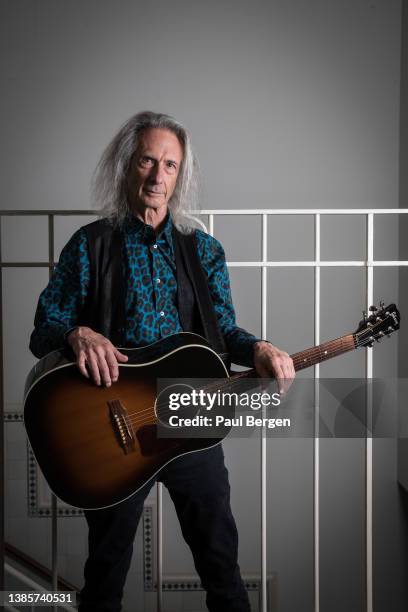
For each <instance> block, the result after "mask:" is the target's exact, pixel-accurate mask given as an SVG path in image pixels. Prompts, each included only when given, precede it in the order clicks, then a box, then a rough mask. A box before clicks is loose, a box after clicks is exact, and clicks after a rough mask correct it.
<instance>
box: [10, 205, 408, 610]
mask: <svg viewBox="0 0 408 612" xmlns="http://www.w3.org/2000/svg"><path fill="white" fill-rule="evenodd" d="M94 214H95V211H93V210H20V211H18V210H8V211H7V210H4V211H0V233H1V220H2V217H6V216H22V217H24V216H27V217H29V216H46V217H47V218H48V261H41V262H3V258H2V252H1V241H0V342H1V350H0V395H1V397H0V400H1V414H0V417H1V418H0V420H1V424H0V462H1V463H2V465H4V423H3V420H4V419H3V414H4V385H3V383H4V369H3V361H2V360H3V354H4V346H3V337H2V330H3V324H4V323H3V308H2V300H1V288H2V270H3V268H13V267H36V268H38V267H40V268H41V267H47V268H49V270H50V273H51V272H52V269H53V267H54V265H55V261H54V219H55V217H64V216H78V217H80V216H85V215H86V216H89V215H94ZM196 214H200V215H206V216H207V217H208V231H209V233H210V234H211V235H213V234H214V220H215V217H216V216H221V215H250V216H254V215H255V216H260V217H261V219H262V226H261V228H262V229H261V231H262V235H261V253H262V259H261V261H228V262H227V264H228V266H229V267H240V268H245V267H255V268H260V269H261V271H262V274H261V333H262V337H263V338H266V331H267V330H266V321H267V269H268V268H269V267H312V268H314V269H315V276H314V280H315V287H314V327H315V329H314V341H315V344H318V343H319V342H320V270H321V268H322V267H363V268H365V269H366V303H367V309H368V307H369V306H370V305H371V304H372V302H373V293H374V286H373V283H374V274H373V272H374V268H375V267H381V266H389V267H402V266H404V267H405V266H408V261H406V260H386V261H385V260H380V261H378V260H377V261H376V260H374V216H375V215H400V214H408V209H402V208H401V209H399V208H392V209H391V208H385V209H368V208H362V209H273V210H272V209H252V210H251V209H248V210H236V209H225V210H223V209H220V210H201V211H199V213H198V211H197V213H196ZM276 215H282V216H285V215H309V216H312V217H313V218H314V228H315V231H314V233H315V244H314V255H315V257H314V260H311V261H269V260H268V257H267V234H268V230H267V227H268V217H269V216H276ZM324 215H364V216H365V218H366V223H367V242H366V259H365V260H362V261H354V260H348V261H337V260H336V261H321V258H320V238H321V225H320V223H321V217H322V216H324ZM314 374H315V380H317V379H318V377H319V366H318V365H317V366H315V372H314ZM372 375H373V360H372V351H371V350H370V349H367V350H366V377H367V378H372ZM318 399H319V398H318V387H317V386H316V395H315V424H317V422H318V419H317V417H318V409H319V401H318ZM367 411H368V415H370V405H369V399H368V405H367ZM315 433H316V434H317V430H315ZM260 452H261V473H260V478H261V500H260V502H261V594H260V604H261V612H267V550H266V535H267V533H266V529H267V505H266V485H267V476H266V439H265V436H264V435H262V436H261V448H260ZM313 465H314V468H313V471H314V478H313V482H314V498H313V499H314V585H315V586H314V593H315V612H319V609H320V604H319V438H318V435H315V439H314V456H313ZM160 486H161V485H158V487H159V488H158V515H157V528H158V537H157V547H158V550H157V586H158V589H157V610H158V612H161V610H162V588H161V585H162V571H163V568H162V520H161V513H162V493H161V489H160ZM0 499H1V500H2V504H3V506H2V509H1V524H0V539H1V559H0V561H1V568H0V590H3V589H4V545H3V540H4V481H3V474H1V476H0ZM51 522H52V527H51V529H52V576H53V579H52V586H53V588H55V585H56V580H57V575H58V566H57V564H58V542H57V504H56V500H55V498H53V500H52V521H51ZM372 553H373V549H372V440H371V439H369V438H367V439H366V612H373V583H372V571H373V560H372Z"/></svg>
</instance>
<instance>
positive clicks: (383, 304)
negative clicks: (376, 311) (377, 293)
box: [380, 300, 385, 310]
mask: <svg viewBox="0 0 408 612" xmlns="http://www.w3.org/2000/svg"><path fill="white" fill-rule="evenodd" d="M384 306H385V303H384V300H380V309H381V310H382V309H383V308H384Z"/></svg>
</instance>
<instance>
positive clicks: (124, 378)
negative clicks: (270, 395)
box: [24, 304, 400, 509]
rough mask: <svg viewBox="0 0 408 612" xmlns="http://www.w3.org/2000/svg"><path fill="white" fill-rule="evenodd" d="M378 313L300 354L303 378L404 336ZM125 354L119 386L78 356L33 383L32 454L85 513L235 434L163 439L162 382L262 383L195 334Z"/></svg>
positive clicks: (390, 312) (36, 373)
mask: <svg viewBox="0 0 408 612" xmlns="http://www.w3.org/2000/svg"><path fill="white" fill-rule="evenodd" d="M370 310H371V314H370V316H369V317H368V318H367V317H366V316H365V317H364V319H363V321H361V322H360V324H359V326H358V329H357V330H356V331H355V332H354V333H350V334H348V335H345V336H342V337H340V338H337V339H335V340H330V341H329V342H325V343H323V344H320V345H319V346H315V347H312V348H309V349H306V350H304V351H301V352H299V353H295V354H294V355H292V359H293V362H294V367H295V370H297V371H298V370H302V369H303V368H308V367H310V366H313V365H315V364H317V363H320V362H322V361H326V360H328V359H331V358H333V357H335V356H337V355H341V354H343V353H346V352H347V351H351V350H353V349H357V348H359V347H364V346H372V345H373V343H374V342H375V341H376V340H380V339H381V338H382V337H384V336H389V335H390V334H391V333H392V332H394V331H396V330H397V329H399V321H400V315H399V312H398V310H397V308H396V306H395V304H390V305H389V306H388V307H384V306H383V304H381V305H380V308H375V307H371V309H370ZM120 350H121V351H122V352H123V353H125V354H126V355H128V358H129V359H128V362H127V363H126V364H119V368H120V374H119V380H118V381H117V382H116V383H114V384H113V385H112V386H111V387H98V386H96V385H95V384H94V383H93V382H92V381H91V380H89V379H87V378H85V377H84V376H83V375H81V374H80V372H79V370H78V368H77V366H76V363H75V356H74V353H73V352H72V351H71V349H61V350H57V351H53V352H52V353H49V354H48V355H46V356H45V357H43V358H42V359H40V360H39V361H38V363H37V364H36V365H35V366H34V367H33V368H32V370H31V371H30V373H29V375H28V377H27V381H26V387H25V397H24V423H25V427H26V430H27V434H28V438H29V441H30V444H31V447H32V449H33V452H34V455H35V457H36V460H37V462H38V464H39V466H40V468H41V470H42V472H43V474H44V477H45V479H46V481H47V482H48V484H49V486H50V488H51V490H52V491H53V492H54V493H55V494H56V495H57V497H59V498H60V499H61V500H63V501H64V502H66V503H68V504H70V505H72V506H77V507H79V508H84V509H99V508H105V507H109V506H112V505H115V504H117V503H119V502H121V501H123V500H124V499H126V498H128V497H130V496H131V495H132V494H133V493H135V492H136V491H138V490H139V489H140V488H141V487H142V486H143V485H144V484H145V483H146V482H148V481H149V480H150V479H152V478H154V476H155V475H156V474H157V473H158V472H159V471H160V470H161V469H162V468H163V467H164V466H165V465H166V464H168V463H169V462H170V461H172V460H173V459H175V458H177V457H180V456H181V455H184V454H186V453H190V452H197V451H200V450H204V449H206V448H209V447H211V446H214V445H216V444H218V443H220V442H221V441H222V439H223V437H225V435H227V433H228V431H229V430H228V428H224V430H223V433H222V434H220V437H216V438H214V437H208V438H202V437H191V438H181V437H178V436H177V437H168V438H166V437H160V436H158V435H157V429H158V425H160V422H161V414H169V412H170V410H169V403H168V397H169V394H167V395H166V393H165V392H164V393H160V394H159V396H157V380H158V379H174V378H177V379H180V378H181V377H183V379H184V378H186V379H202V378H203V377H204V376H205V378H206V379H216V381H217V389H231V388H232V386H233V385H235V384H237V383H242V382H245V381H249V380H250V379H254V378H256V372H255V370H254V369H251V370H246V371H244V372H239V373H236V374H233V375H229V373H228V371H227V369H226V367H225V365H224V362H223V361H222V359H221V358H220V357H219V355H218V354H217V353H215V352H214V351H213V350H212V349H211V347H210V346H209V344H208V343H207V341H206V340H205V339H204V338H202V337H201V336H199V335H197V334H193V333H189V332H182V333H179V334H174V335H172V336H168V337H167V338H164V339H162V340H159V341H158V342H155V343H153V344H151V345H149V346H146V347H142V348H132V349H120ZM252 382H253V383H255V384H256V381H253V380H252ZM212 384H214V383H212ZM187 410H188V408H187ZM231 410H232V413H233V411H234V408H233V407H232V408H231Z"/></svg>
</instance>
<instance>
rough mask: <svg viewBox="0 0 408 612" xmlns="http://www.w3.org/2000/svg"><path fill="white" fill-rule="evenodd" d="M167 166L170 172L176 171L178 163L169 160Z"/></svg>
mask: <svg viewBox="0 0 408 612" xmlns="http://www.w3.org/2000/svg"><path fill="white" fill-rule="evenodd" d="M166 166H167V168H169V169H170V170H176V168H177V164H176V162H174V161H171V160H169V161H167V162H166Z"/></svg>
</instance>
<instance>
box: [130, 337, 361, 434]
mask: <svg viewBox="0 0 408 612" xmlns="http://www.w3.org/2000/svg"><path fill="white" fill-rule="evenodd" d="M346 338H347V336H346ZM336 342H340V343H341V346H340V347H338V348H336V349H334V348H333V349H332V350H331V351H330V354H329V353H328V354H327V356H326V355H324V357H325V358H327V359H328V358H330V357H335V356H337V355H339V354H341V353H342V352H344V346H343V337H342V338H337V339H336V340H332V341H331V342H330V343H331V344H334V343H336ZM328 344H329V343H326V345H328ZM322 346H323V345H322ZM351 348H352V347H350V348H348V347H347V348H346V350H351ZM321 352H322V349H321V348H320V349H319V350H318V349H317V348H314V349H312V350H311V351H310V353H309V356H310V358H309V360H308V362H307V363H304V361H303V359H302V358H301V357H300V354H299V355H298V356H296V357H294V363H295V364H297V365H298V369H301V368H302V367H303V368H304V367H308V366H310V365H313V363H311V360H312V358H313V357H316V356H317V355H319V354H320V355H319V356H321V357H323V355H322V354H321ZM248 372H249V373H252V372H253V371H252V370H249V371H246V372H241V373H239V374H238V375H236V376H234V378H233V379H231V378H230V379H227V380H226V381H225V382H224V383H223V384H221V385H220V383H219V382H218V381H216V382H215V383H210V384H209V385H207V386H205V387H203V390H204V391H208V390H210V389H212V388H215V389H217V390H218V389H219V387H220V386H221V387H223V386H224V387H232V386H233V385H235V384H236V383H238V382H241V380H242V379H243V378H248V377H249V376H248ZM164 406H167V403H166V404H164ZM159 407H160V404H159ZM153 409H154V406H148V407H147V408H144V409H143V410H138V411H135V412H130V413H128V415H127V416H128V417H129V419H130V421H131V422H136V421H137V420H138V419H139V418H140V417H141V416H142V415H143V413H145V412H150V411H151V410H153ZM169 414H171V413H169Z"/></svg>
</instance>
